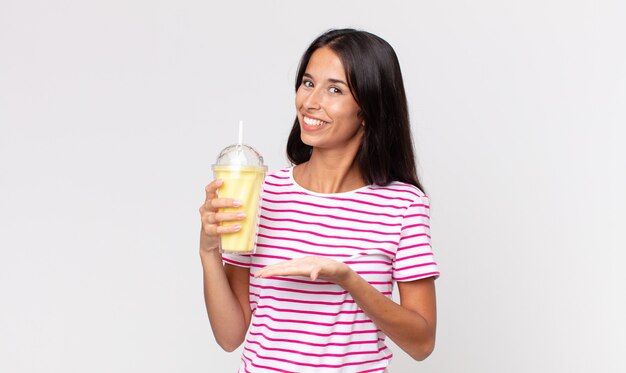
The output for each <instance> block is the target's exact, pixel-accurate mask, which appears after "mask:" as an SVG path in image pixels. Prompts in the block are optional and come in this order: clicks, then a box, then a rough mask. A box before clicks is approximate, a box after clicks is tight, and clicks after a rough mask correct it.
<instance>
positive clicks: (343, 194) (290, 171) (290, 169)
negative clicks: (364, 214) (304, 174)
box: [289, 166, 370, 197]
mask: <svg viewBox="0 0 626 373" xmlns="http://www.w3.org/2000/svg"><path fill="white" fill-rule="evenodd" d="M294 168H295V166H291V167H290V168H289V180H290V181H291V182H292V183H293V186H294V187H295V188H296V189H298V190H300V191H301V192H303V193H305V194H310V195H313V196H319V197H345V196H349V195H352V194H355V193H357V192H361V191H364V190H367V189H369V188H370V185H365V186H362V187H360V188H357V189H353V190H348V191H346V192H340V193H319V192H314V191H312V190H309V189H306V188H305V187H303V186H302V185H300V184H298V182H297V181H296V179H295V178H294V177H293V169H294Z"/></svg>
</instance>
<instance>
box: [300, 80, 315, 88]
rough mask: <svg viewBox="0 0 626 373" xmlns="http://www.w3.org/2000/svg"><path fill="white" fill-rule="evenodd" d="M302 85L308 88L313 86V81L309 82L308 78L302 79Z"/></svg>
mask: <svg viewBox="0 0 626 373" xmlns="http://www.w3.org/2000/svg"><path fill="white" fill-rule="evenodd" d="M302 85H303V86H305V87H308V88H310V87H313V82H311V81H310V80H303V81H302Z"/></svg>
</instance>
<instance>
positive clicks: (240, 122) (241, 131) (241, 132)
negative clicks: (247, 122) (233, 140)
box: [239, 120, 243, 145]
mask: <svg viewBox="0 0 626 373" xmlns="http://www.w3.org/2000/svg"><path fill="white" fill-rule="evenodd" d="M242 143H243V120H240V121H239V145H241V144H242Z"/></svg>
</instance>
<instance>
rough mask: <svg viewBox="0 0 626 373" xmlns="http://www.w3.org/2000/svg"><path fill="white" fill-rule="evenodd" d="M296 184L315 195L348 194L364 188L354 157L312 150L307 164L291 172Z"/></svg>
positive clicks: (300, 165)
mask: <svg viewBox="0 0 626 373" xmlns="http://www.w3.org/2000/svg"><path fill="white" fill-rule="evenodd" d="M293 177H294V179H295V180H296V182H297V183H298V184H299V185H300V186H302V187H303V188H305V189H308V190H310V191H313V192H317V193H328V194H330V193H342V192H349V191H351V190H355V189H358V188H361V187H363V186H365V185H366V184H365V182H364V181H363V175H362V174H361V171H360V169H359V166H358V164H357V162H356V159H355V157H354V156H352V157H346V156H345V154H337V153H334V154H333V152H324V151H320V150H319V149H314V150H313V153H312V154H311V158H310V159H309V161H308V162H305V163H302V164H299V165H298V166H296V167H295V168H294V170H293Z"/></svg>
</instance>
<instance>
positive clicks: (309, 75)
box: [303, 73, 348, 87]
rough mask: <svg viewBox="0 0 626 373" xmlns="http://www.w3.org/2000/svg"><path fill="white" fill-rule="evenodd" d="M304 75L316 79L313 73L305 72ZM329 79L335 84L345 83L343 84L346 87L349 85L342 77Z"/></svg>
mask: <svg viewBox="0 0 626 373" xmlns="http://www.w3.org/2000/svg"><path fill="white" fill-rule="evenodd" d="M303 76H305V77H307V78H309V79H313V80H315V79H314V78H313V75H311V74H309V73H304V74H303ZM328 81H329V82H330V83H333V84H343V85H345V86H346V87H348V83H346V82H344V81H343V80H341V79H333V78H330V79H328Z"/></svg>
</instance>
